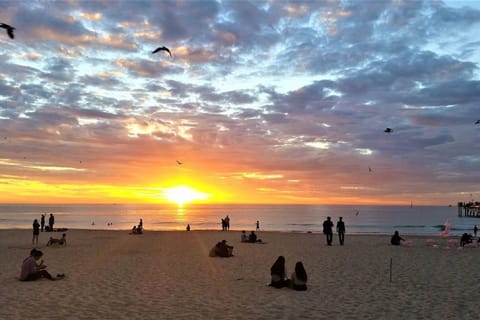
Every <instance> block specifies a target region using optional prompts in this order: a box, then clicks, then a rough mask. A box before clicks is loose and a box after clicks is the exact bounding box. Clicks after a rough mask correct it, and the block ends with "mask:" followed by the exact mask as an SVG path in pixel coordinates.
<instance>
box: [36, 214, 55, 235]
mask: <svg viewBox="0 0 480 320" xmlns="http://www.w3.org/2000/svg"><path fill="white" fill-rule="evenodd" d="M46 215H47V213H44V214H42V216H41V217H40V230H41V231H42V232H43V231H44V230H45V231H46V232H51V231H54V230H55V229H54V228H53V225H54V224H55V216H54V215H53V213H50V217H49V218H48V226H46V225H45V217H46ZM35 221H37V223H38V220H37V219H35Z"/></svg>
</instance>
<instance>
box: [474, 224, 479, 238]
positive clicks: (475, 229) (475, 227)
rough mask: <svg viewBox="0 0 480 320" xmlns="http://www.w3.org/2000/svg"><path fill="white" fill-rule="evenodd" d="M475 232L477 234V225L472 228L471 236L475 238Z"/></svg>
mask: <svg viewBox="0 0 480 320" xmlns="http://www.w3.org/2000/svg"><path fill="white" fill-rule="evenodd" d="M477 232H478V227H477V225H474V226H473V235H474V236H475V237H476V236H477Z"/></svg>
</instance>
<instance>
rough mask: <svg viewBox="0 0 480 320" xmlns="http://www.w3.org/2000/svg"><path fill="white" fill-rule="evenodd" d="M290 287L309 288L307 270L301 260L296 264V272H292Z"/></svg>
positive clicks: (303, 289)
mask: <svg viewBox="0 0 480 320" xmlns="http://www.w3.org/2000/svg"><path fill="white" fill-rule="evenodd" d="M290 288H292V289H293V290H297V291H305V290H307V272H306V271H305V268H304V267H303V263H302V262H301V261H298V262H297V263H296V264H295V272H292V276H291V277H290Z"/></svg>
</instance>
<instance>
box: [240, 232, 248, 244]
mask: <svg viewBox="0 0 480 320" xmlns="http://www.w3.org/2000/svg"><path fill="white" fill-rule="evenodd" d="M240 241H241V242H248V236H247V233H246V232H245V230H242V234H241V236H240Z"/></svg>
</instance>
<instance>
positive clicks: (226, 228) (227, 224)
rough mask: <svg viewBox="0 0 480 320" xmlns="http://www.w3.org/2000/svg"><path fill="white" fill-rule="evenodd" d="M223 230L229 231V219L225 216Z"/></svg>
mask: <svg viewBox="0 0 480 320" xmlns="http://www.w3.org/2000/svg"><path fill="white" fill-rule="evenodd" d="M225 230H230V217H229V216H228V214H227V216H226V217H225Z"/></svg>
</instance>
